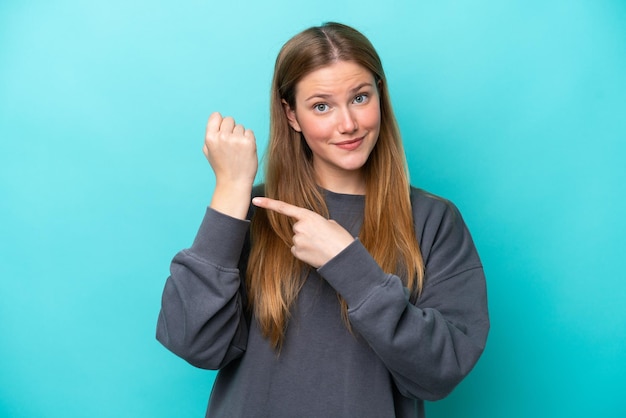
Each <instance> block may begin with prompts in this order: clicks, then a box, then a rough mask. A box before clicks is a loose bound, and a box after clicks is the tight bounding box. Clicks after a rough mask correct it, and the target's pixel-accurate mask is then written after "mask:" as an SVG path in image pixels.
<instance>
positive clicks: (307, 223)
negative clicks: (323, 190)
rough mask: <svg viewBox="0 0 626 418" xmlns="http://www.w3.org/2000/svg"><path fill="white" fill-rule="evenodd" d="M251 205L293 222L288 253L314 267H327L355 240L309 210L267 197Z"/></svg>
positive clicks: (344, 231) (256, 200)
mask: <svg viewBox="0 0 626 418" xmlns="http://www.w3.org/2000/svg"><path fill="white" fill-rule="evenodd" d="M252 203H253V204H254V205H255V206H258V207H260V208H264V209H268V210H273V211H274V212H278V213H281V214H283V215H286V216H289V217H291V218H294V219H295V220H296V223H295V224H294V225H293V234H294V235H293V239H292V242H293V246H292V247H291V253H292V254H293V255H294V256H295V257H296V258H298V259H299V260H302V261H304V262H305V263H307V264H308V265H310V266H312V267H314V268H319V267H321V266H323V265H324V264H326V262H328V261H329V260H330V259H331V258H333V257H335V256H336V255H337V254H339V253H340V252H341V251H343V250H344V249H345V248H346V247H347V246H348V245H350V244H351V243H352V241H354V237H353V236H352V235H350V233H349V232H348V231H346V230H345V229H344V228H343V227H342V226H341V225H339V224H338V223H337V222H335V221H333V220H328V219H326V218H324V217H322V216H320V215H318V214H317V213H315V212H313V211H310V210H308V209H304V208H300V207H298V206H294V205H290V204H289V203H285V202H282V201H280V200H274V199H270V198H268V197H255V198H254V199H252Z"/></svg>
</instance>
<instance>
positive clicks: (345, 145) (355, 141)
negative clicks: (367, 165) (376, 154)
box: [335, 137, 363, 151]
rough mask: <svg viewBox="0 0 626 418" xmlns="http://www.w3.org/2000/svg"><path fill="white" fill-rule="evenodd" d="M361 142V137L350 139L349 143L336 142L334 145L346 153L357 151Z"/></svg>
mask: <svg viewBox="0 0 626 418" xmlns="http://www.w3.org/2000/svg"><path fill="white" fill-rule="evenodd" d="M362 142H363V137H361V138H356V139H351V140H349V141H343V142H338V143H336V144H335V145H336V146H337V147H339V148H341V149H344V150H346V151H352V150H355V149H357V148H358V147H359V145H361V143H362Z"/></svg>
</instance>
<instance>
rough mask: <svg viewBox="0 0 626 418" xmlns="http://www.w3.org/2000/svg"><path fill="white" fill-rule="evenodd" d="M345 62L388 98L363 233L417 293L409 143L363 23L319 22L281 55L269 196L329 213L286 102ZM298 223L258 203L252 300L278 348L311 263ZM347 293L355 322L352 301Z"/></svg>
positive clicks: (371, 163)
mask: <svg viewBox="0 0 626 418" xmlns="http://www.w3.org/2000/svg"><path fill="white" fill-rule="evenodd" d="M337 61H351V62H355V63H357V64H359V65H361V66H363V67H364V68H366V69H367V70H369V71H370V72H371V73H372V74H373V75H374V78H375V80H376V82H377V85H378V90H379V97H380V112H381V115H380V116H381V125H380V135H379V138H378V141H377V143H376V146H375V147H374V149H373V150H372V153H371V154H370V157H369V159H368V161H367V162H366V164H365V166H364V173H365V182H366V194H365V214H364V220H363V226H362V229H361V232H360V235H359V239H360V241H361V242H362V243H363V245H364V246H365V248H367V250H368V251H369V252H370V254H371V255H372V256H373V257H374V259H375V260H376V261H377V262H378V264H379V265H380V266H381V267H382V269H383V270H384V271H387V272H391V273H395V274H397V275H399V276H400V277H401V278H402V280H403V281H404V283H405V285H406V286H407V287H408V288H409V289H410V290H411V292H412V295H413V296H414V297H415V296H416V295H417V294H419V292H420V291H421V289H422V285H423V276H424V274H423V270H424V266H423V261H422V257H421V253H420V250H419V245H418V242H417V239H416V236H415V230H414V226H413V216H412V210H411V201H410V184H409V176H408V172H407V168H406V160H405V154H404V149H403V147H402V141H401V138H400V132H399V129H398V126H397V122H396V119H395V117H394V115H393V111H392V108H391V101H390V98H389V93H388V91H387V81H386V78H385V74H384V72H383V68H382V64H381V61H380V58H379V56H378V54H377V53H376V50H375V49H374V47H373V46H372V44H371V43H370V42H369V40H368V39H367V38H366V37H365V36H364V35H362V34H361V33H360V32H358V31H356V30H355V29H353V28H351V27H349V26H345V25H342V24H339V23H326V24H324V25H322V26H319V27H312V28H309V29H307V30H305V31H303V32H301V33H299V34H298V35H296V36H294V37H293V38H291V39H290V40H289V41H288V42H287V43H286V44H285V45H284V46H283V48H282V49H281V51H280V53H279V54H278V57H277V59H276V65H275V69H274V78H273V81H272V92H271V108H270V113H271V114H270V118H271V120H270V138H269V146H268V150H267V154H266V156H265V157H266V161H265V162H266V164H265V170H266V171H265V195H266V196H267V197H271V198H273V199H278V200H282V201H284V202H287V203H290V204H292V205H296V206H300V207H303V208H307V209H309V210H312V211H314V212H317V213H319V214H321V215H323V216H325V217H328V208H327V207H326V204H325V202H324V198H323V195H322V191H321V190H320V188H319V187H318V185H317V183H316V181H315V173H314V169H313V159H312V152H311V150H310V149H309V147H308V146H307V144H306V142H305V140H304V138H303V137H302V135H301V134H300V133H299V132H296V131H295V130H294V129H292V128H291V127H290V125H289V123H288V120H287V117H286V115H285V111H284V108H283V104H282V101H283V100H284V101H285V102H287V104H288V105H289V107H290V108H291V109H295V105H296V102H295V92H296V86H297V84H298V82H299V81H300V80H301V79H302V78H303V77H304V76H305V75H307V74H309V73H310V72H312V71H315V70H317V69H319V68H321V67H324V66H327V65H330V64H332V63H333V62H337ZM293 223H294V222H293V220H292V219H290V218H288V217H286V216H284V215H280V214H277V213H275V212H273V211H266V210H264V209H257V210H256V212H255V215H254V216H253V219H252V226H251V240H252V246H251V252H250V258H249V261H248V268H247V280H246V285H247V293H248V301H249V305H250V306H251V308H252V309H253V313H254V316H255V317H256V320H257V321H258V323H259V326H260V329H261V331H262V333H263V334H264V336H265V337H266V338H268V339H269V341H270V342H271V344H272V345H273V346H274V347H275V348H280V347H281V346H282V343H283V339H284V336H285V329H286V327H287V322H288V318H289V315H290V309H291V306H292V305H293V303H294V301H295V300H296V298H297V296H298V293H299V291H300V289H301V286H302V284H303V280H304V278H305V277H306V274H307V272H308V269H309V267H308V266H307V265H305V264H304V263H303V262H301V261H300V260H298V259H296V258H295V257H294V256H293V255H292V253H291V251H290V248H291V246H292V242H291V239H292V236H293V231H292V227H293ZM340 300H341V303H342V305H343V317H344V320H345V321H346V325H347V326H348V328H349V329H350V323H349V321H348V315H347V308H348V307H347V304H346V303H345V301H343V299H341V297H340Z"/></svg>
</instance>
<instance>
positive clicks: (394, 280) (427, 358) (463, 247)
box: [318, 201, 489, 400]
mask: <svg viewBox="0 0 626 418" xmlns="http://www.w3.org/2000/svg"><path fill="white" fill-rule="evenodd" d="M432 203H433V202H432V201H431V202H429V204H432ZM431 209H432V210H430V211H429V213H427V214H426V216H423V218H424V219H423V221H424V223H423V224H421V225H420V224H419V222H420V221H419V220H418V223H417V225H420V227H421V228H420V231H418V236H420V237H421V243H420V244H421V249H422V253H423V255H424V262H425V264H426V277H425V279H426V281H425V287H424V289H423V292H422V294H421V296H420V297H419V299H418V301H417V303H416V304H413V303H411V302H410V301H409V295H408V290H407V289H406V288H405V287H404V285H403V284H402V282H401V280H400V279H399V278H398V277H397V276H395V275H391V274H386V273H385V272H383V271H382V270H381V269H380V267H379V266H378V264H377V263H376V262H375V261H374V259H373V258H372V257H371V256H370V254H369V253H368V252H367V250H366V249H365V248H364V247H363V245H362V244H361V243H360V242H359V241H355V242H353V243H352V244H350V245H349V246H348V247H347V248H346V249H345V250H344V251H342V252H341V253H340V254H339V255H337V256H336V257H335V258H333V259H332V260H330V261H329V262H328V263H326V264H325V265H324V266H322V267H321V268H320V269H319V270H318V271H319V273H320V274H321V275H322V276H323V277H324V278H325V279H326V280H327V281H328V282H329V283H330V284H331V285H332V286H333V287H334V288H335V289H336V290H337V291H338V292H339V293H340V294H341V295H342V296H343V297H344V299H345V300H346V301H347V303H348V307H349V311H348V312H349V318H350V321H351V324H352V326H353V328H354V330H355V331H357V332H358V333H359V334H360V335H361V336H362V337H363V338H365V340H366V341H367V342H368V343H369V345H370V347H371V348H372V349H373V350H374V351H375V352H376V354H377V355H378V356H379V357H380V358H381V360H382V361H383V362H384V363H385V365H386V366H387V368H388V369H389V371H390V373H391V374H392V376H393V378H394V380H395V382H396V384H397V386H398V389H399V390H400V392H401V393H402V394H403V395H405V396H408V397H414V398H419V399H425V400H436V399H441V398H443V397H445V396H446V395H448V394H449V393H450V392H451V391H452V389H454V387H455V386H456V385H457V384H458V383H459V382H460V381H461V380H462V379H463V378H464V377H465V376H466V375H467V374H468V373H469V372H470V371H471V369H472V368H473V367H474V365H475V364H476V362H477V360H478V358H479V357H480V355H481V353H482V352H483V349H484V347H485V342H486V338H487V333H488V330H489V318H488V311H487V299H486V288H485V278H484V274H483V269H482V265H481V263H480V260H479V258H478V254H477V252H476V249H475V247H474V244H473V242H472V239H471V236H470V234H469V232H468V230H467V228H466V227H465V224H464V223H463V220H462V218H461V215H460V214H459V213H458V211H456V209H455V208H454V207H453V206H451V205H450V204H446V203H444V202H442V201H439V202H438V203H437V202H435V204H434V206H433V207H432V208H431ZM417 218H419V216H418V217H417Z"/></svg>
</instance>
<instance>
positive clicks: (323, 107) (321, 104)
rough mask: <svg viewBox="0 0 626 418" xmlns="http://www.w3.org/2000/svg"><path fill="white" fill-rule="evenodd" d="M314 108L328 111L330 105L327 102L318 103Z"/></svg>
mask: <svg viewBox="0 0 626 418" xmlns="http://www.w3.org/2000/svg"><path fill="white" fill-rule="evenodd" d="M313 108H314V109H315V110H316V111H318V112H326V111H327V110H328V105H327V104H326V103H318V104H316V105H315V106H313Z"/></svg>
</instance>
